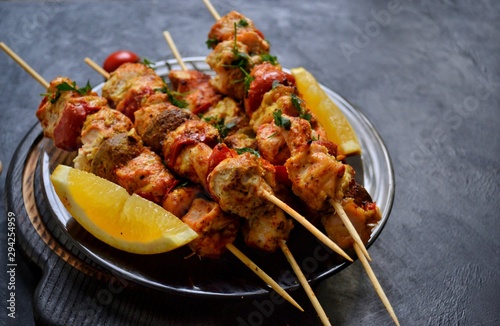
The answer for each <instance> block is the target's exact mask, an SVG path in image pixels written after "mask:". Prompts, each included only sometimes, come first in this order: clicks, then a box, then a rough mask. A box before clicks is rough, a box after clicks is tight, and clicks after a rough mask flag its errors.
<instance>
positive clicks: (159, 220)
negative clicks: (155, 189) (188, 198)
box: [50, 165, 198, 254]
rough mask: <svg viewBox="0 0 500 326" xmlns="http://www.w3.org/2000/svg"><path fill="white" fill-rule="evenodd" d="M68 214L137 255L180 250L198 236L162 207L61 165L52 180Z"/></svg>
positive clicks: (106, 240)
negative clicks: (179, 248)
mask: <svg viewBox="0 0 500 326" xmlns="http://www.w3.org/2000/svg"><path fill="white" fill-rule="evenodd" d="M50 179H51V181H52V184H53V185H54V189H55V191H56V193H57V195H58V197H59V198H60V199H61V202H62V203H63V204H64V206H65V207H66V209H67V210H68V212H70V214H71V215H72V216H73V218H74V219H75V220H76V221H77V222H78V223H80V225H81V226H83V227H84V228H85V229H86V230H87V231H88V232H90V233H91V234H92V235H93V236H95V237H96V238H98V239H99V240H101V241H103V242H104V243H107V244H108V245H110V246H112V247H114V248H117V249H120V250H123V251H127V252H131V253H136V254H157V253H163V252H167V251H170V250H173V249H176V248H178V247H181V246H183V245H185V244H187V243H188V242H190V241H191V240H193V239H195V238H196V237H197V236H198V235H197V233H196V232H195V231H193V230H192V229H191V228H189V226H187V225H186V224H185V223H184V222H182V221H181V220H180V219H178V218H177V217H176V216H175V215H173V214H171V213H169V212H168V211H166V210H165V209H163V208H162V207H160V206H159V205H157V204H155V203H153V202H151V201H148V200H146V199H144V198H142V197H139V196H138V195H135V194H134V195H129V194H128V193H127V191H126V190H125V189H124V188H122V187H120V186H118V185H116V184H114V183H112V182H110V181H108V180H105V179H103V178H100V177H98V176H96V175H94V174H92V173H88V172H84V171H81V170H78V169H75V168H72V167H69V166H65V165H59V166H57V167H56V169H55V170H54V172H53V173H52V175H51V177H50Z"/></svg>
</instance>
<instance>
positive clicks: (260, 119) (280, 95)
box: [250, 85, 297, 132]
mask: <svg viewBox="0 0 500 326" xmlns="http://www.w3.org/2000/svg"><path fill="white" fill-rule="evenodd" d="M295 92H296V89H295V88H294V87H290V86H282V85H279V86H276V87H275V88H273V89H272V90H270V91H269V92H267V93H265V94H264V97H263V99H262V102H261V103H260V106H259V108H258V109H257V110H255V112H254V113H253V114H252V116H251V119H250V126H251V127H252V128H253V130H254V131H255V132H257V129H258V128H259V127H260V126H261V125H263V124H265V123H271V122H273V121H274V114H275V112H276V111H278V110H280V111H281V112H282V114H285V115H289V116H296V115H297V109H296V108H295V107H294V105H293V102H292V97H291V96H292V94H295Z"/></svg>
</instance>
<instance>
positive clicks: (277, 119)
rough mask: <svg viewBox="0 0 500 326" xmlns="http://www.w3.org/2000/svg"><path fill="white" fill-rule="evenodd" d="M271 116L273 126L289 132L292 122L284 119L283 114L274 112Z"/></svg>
mask: <svg viewBox="0 0 500 326" xmlns="http://www.w3.org/2000/svg"><path fill="white" fill-rule="evenodd" d="M273 116H274V124H275V125H277V126H278V127H282V128H283V129H285V130H290V127H291V126H292V121H290V119H288V118H287V117H284V116H283V112H281V110H276V111H274V112H273Z"/></svg>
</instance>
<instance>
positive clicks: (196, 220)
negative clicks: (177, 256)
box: [182, 198, 240, 258]
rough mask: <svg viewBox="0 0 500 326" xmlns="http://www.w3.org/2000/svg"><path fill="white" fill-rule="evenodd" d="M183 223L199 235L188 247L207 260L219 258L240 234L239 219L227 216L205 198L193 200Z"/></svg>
mask: <svg viewBox="0 0 500 326" xmlns="http://www.w3.org/2000/svg"><path fill="white" fill-rule="evenodd" d="M182 221H183V222H184V223H186V224H187V225H189V226H190V227H191V228H192V229H193V230H194V231H196V232H197V233H198V237H197V238H196V239H194V240H193V241H191V242H190V243H189V244H188V246H189V247H190V248H191V249H192V250H193V251H194V252H195V253H197V254H198V255H200V256H202V257H205V258H219V257H220V255H222V254H223V253H224V252H225V251H226V245H227V244H228V243H232V242H233V241H234V239H235V238H236V235H237V234H238V229H239V224H240V221H239V218H238V217H235V216H233V215H231V214H227V213H225V212H224V211H222V210H221V209H220V206H219V205H218V204H217V203H216V202H213V201H209V200H206V199H203V198H196V199H194V200H193V202H192V204H191V207H190V208H189V211H188V212H187V214H186V215H184V216H183V217H182Z"/></svg>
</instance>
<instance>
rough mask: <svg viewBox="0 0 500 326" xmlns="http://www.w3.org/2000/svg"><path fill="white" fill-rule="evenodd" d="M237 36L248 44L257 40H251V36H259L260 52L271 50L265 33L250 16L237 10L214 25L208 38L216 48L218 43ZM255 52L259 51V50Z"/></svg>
mask: <svg viewBox="0 0 500 326" xmlns="http://www.w3.org/2000/svg"><path fill="white" fill-rule="evenodd" d="M235 36H236V37H237V38H238V39H240V38H241V39H243V40H245V41H246V42H247V43H248V44H251V43H253V42H255V41H251V40H249V39H250V38H258V39H259V40H261V41H260V42H262V44H261V45H260V47H261V49H260V52H264V51H265V52H266V53H267V52H269V43H268V42H267V41H265V38H264V34H263V33H262V32H261V31H260V30H258V29H257V28H256V27H255V24H254V23H253V21H252V20H251V19H250V18H248V17H246V16H244V15H242V14H241V13H239V12H236V11H231V12H229V13H228V14H227V15H225V16H223V17H221V19H219V20H217V22H216V23H215V24H214V25H212V28H211V29H210V31H209V33H208V40H209V42H210V45H211V46H212V48H215V46H216V45H217V44H218V43H220V42H223V41H227V40H232V39H234V38H235ZM264 49H265V50H264ZM253 52H254V53H257V51H253Z"/></svg>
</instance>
